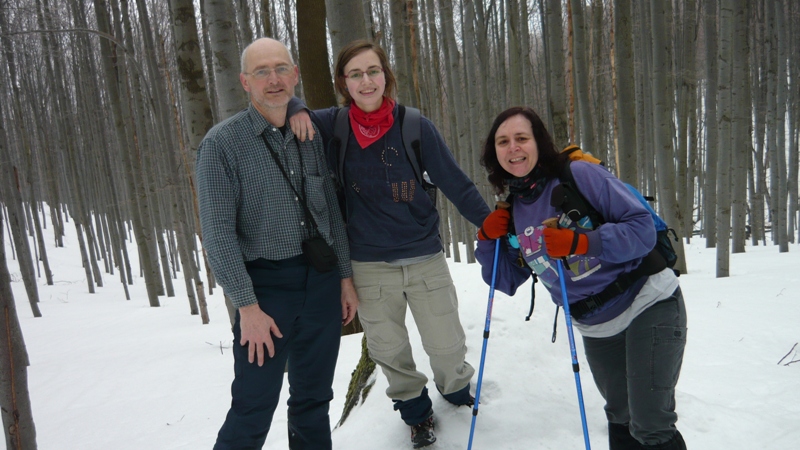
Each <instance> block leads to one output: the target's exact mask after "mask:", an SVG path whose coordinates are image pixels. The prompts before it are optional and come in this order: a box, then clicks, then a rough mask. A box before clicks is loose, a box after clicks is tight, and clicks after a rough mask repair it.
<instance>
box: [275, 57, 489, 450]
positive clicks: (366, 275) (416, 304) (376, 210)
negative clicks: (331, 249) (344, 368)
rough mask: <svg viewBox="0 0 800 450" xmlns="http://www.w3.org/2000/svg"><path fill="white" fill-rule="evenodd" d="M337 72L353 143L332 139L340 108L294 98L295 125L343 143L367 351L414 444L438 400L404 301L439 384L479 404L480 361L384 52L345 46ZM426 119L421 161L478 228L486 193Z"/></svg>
mask: <svg viewBox="0 0 800 450" xmlns="http://www.w3.org/2000/svg"><path fill="white" fill-rule="evenodd" d="M334 71H335V85H336V90H337V92H338V93H339V94H340V95H341V96H342V97H343V98H344V105H345V106H349V107H350V110H349V121H350V132H351V136H350V138H349V139H348V140H347V146H346V148H343V149H341V150H339V149H338V148H337V149H331V148H330V147H331V145H330V141H331V140H332V138H333V134H334V124H335V120H336V116H337V114H338V112H339V108H338V107H333V108H327V109H321V110H317V111H310V112H309V111H308V110H305V109H303V105H302V104H301V103H300V102H299V100H297V99H294V100H293V101H292V102H290V104H289V113H288V115H289V116H290V124H291V126H292V130H293V131H294V132H295V134H296V135H297V136H298V137H300V139H301V140H303V139H304V138H305V137H306V136H309V137H311V138H313V135H314V132H315V131H317V130H318V132H319V134H320V135H321V136H322V139H323V141H324V144H325V147H326V149H327V151H329V152H330V151H337V150H338V151H344V152H346V153H345V156H344V170H343V173H342V178H343V179H341V180H340V183H341V184H342V187H343V189H344V197H345V208H344V209H345V211H344V213H345V221H346V223H347V234H348V238H349V242H350V256H351V259H352V266H353V282H354V284H355V287H356V291H357V292H358V297H359V307H358V313H359V317H360V319H361V324H362V325H363V327H364V332H365V334H366V337H367V347H368V349H369V354H370V357H371V358H372V359H373V360H374V361H375V362H376V363H377V364H378V365H379V366H380V367H381V369H382V370H383V372H384V374H385V375H386V378H387V379H388V381H389V387H388V389H386V395H387V396H388V397H389V398H391V399H392V401H393V402H394V409H395V410H398V411H400V416H401V418H402V419H403V421H405V423H406V424H408V425H410V426H411V428H412V443H413V445H414V448H421V447H424V446H427V445H430V444H431V443H433V442H434V441H435V440H436V438H435V436H434V434H433V417H432V416H433V409H432V402H431V399H430V397H429V396H428V390H427V388H426V384H427V382H428V377H427V376H426V375H425V374H423V373H422V372H420V371H419V370H417V368H416V364H415V362H414V358H413V356H412V354H411V346H410V344H409V339H408V331H407V330H406V326H405V317H406V310H407V309H410V310H411V313H412V315H413V316H414V320H415V322H416V325H417V328H418V329H419V333H420V337H421V338H422V344H423V348H424V349H425V352H426V353H427V354H428V356H429V357H430V363H431V369H432V372H433V381H434V384H435V385H436V388H437V390H438V391H439V392H440V393H441V394H442V395H443V396H444V398H445V399H446V400H447V401H449V402H450V403H453V404H455V405H469V406H471V405H472V403H473V401H474V400H473V398H472V396H471V395H470V392H469V387H470V386H469V385H470V379H471V378H472V376H473V374H474V372H475V370H474V369H473V368H472V366H471V365H470V364H469V363H468V362H466V361H465V359H464V357H465V354H466V345H465V335H464V330H463V327H462V326H461V321H460V319H459V315H458V299H457V297H456V291H455V288H454V286H453V281H452V278H451V276H450V271H449V269H448V267H447V262H446V260H445V257H444V253H443V251H442V248H443V244H442V239H441V236H440V235H439V214H438V212H437V210H436V207H435V205H434V204H433V202H432V201H431V198H430V197H429V196H428V195H427V194H426V192H425V190H424V189H423V186H422V185H421V184H420V182H419V181H418V179H417V176H416V174H415V172H414V169H413V167H412V165H411V162H410V161H409V158H408V156H407V154H406V150H405V147H404V145H403V139H402V133H401V127H400V122H399V120H398V104H397V103H396V102H395V100H394V92H395V78H394V74H393V73H392V70H391V68H390V67H389V64H388V58H387V56H386V53H385V52H384V51H383V49H382V48H380V47H379V46H378V45H376V44H373V43H371V42H367V41H355V42H352V43H350V44H349V45H347V46H346V47H344V48H343V49H342V50H341V52H339V55H338V58H337V61H336V65H335V68H334ZM295 113H296V115H295ZM309 113H310V118H311V121H313V125H314V126H315V127H316V130H315V127H314V126H312V125H311V121H308V114H309ZM420 128H421V129H420V142H421V151H420V158H421V161H420V164H421V165H422V166H423V167H424V168H425V171H426V172H427V174H428V176H429V177H430V179H431V181H432V182H433V184H435V185H436V186H437V187H438V189H439V190H440V191H441V192H442V193H443V194H444V195H445V196H446V197H447V198H448V199H449V200H450V201H451V202H452V203H453V204H454V205H455V206H456V208H458V211H459V212H460V213H461V214H462V215H463V216H464V217H466V218H467V220H469V221H470V222H472V223H473V224H474V225H475V226H476V227H480V225H481V224H482V223H483V220H484V219H485V218H486V216H487V215H488V214H489V212H490V210H489V207H488V206H487V205H486V202H485V201H484V200H483V198H482V197H481V195H480V193H479V192H478V190H477V189H476V188H475V184H474V183H473V182H472V181H471V180H470V179H469V177H467V175H466V174H464V172H463V171H462V170H461V169H460V168H459V166H458V164H457V163H456V161H455V159H454V158H453V155H452V154H451V152H450V150H449V149H448V147H447V145H446V144H445V142H444V139H442V136H441V135H440V134H439V132H438V131H437V130H436V127H434V125H433V123H431V121H430V120H428V119H427V118H425V117H422V119H421V124H420ZM335 160H336V158H334V161H335ZM330 161H331V158H329V162H330ZM330 169H331V170H332V171H334V172H337V171H338V168H337V167H331V168H330Z"/></svg>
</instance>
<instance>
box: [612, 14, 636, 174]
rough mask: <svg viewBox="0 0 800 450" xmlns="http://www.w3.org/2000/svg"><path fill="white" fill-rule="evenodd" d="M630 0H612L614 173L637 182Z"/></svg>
mask: <svg viewBox="0 0 800 450" xmlns="http://www.w3.org/2000/svg"><path fill="white" fill-rule="evenodd" d="M631 14H632V12H631V1H630V0H614V75H615V76H616V84H615V86H614V87H615V90H614V93H615V100H616V101H615V105H616V108H615V112H616V114H615V119H616V128H617V134H616V137H617V139H616V140H617V147H616V149H617V150H616V163H617V176H618V177H619V178H620V179H621V180H623V181H625V182H627V183H630V184H633V185H638V184H639V174H638V173H637V165H636V156H637V153H638V152H637V151H636V110H635V108H636V103H635V93H636V85H635V80H634V73H635V72H634V68H633V63H634V58H633V27H632V26H631V20H632V16H631Z"/></svg>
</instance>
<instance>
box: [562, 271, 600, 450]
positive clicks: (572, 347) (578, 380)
mask: <svg viewBox="0 0 800 450" xmlns="http://www.w3.org/2000/svg"><path fill="white" fill-rule="evenodd" d="M558 279H559V281H560V283H561V301H562V303H563V307H564V318H566V320H567V336H569V351H570V353H571V354H572V371H573V372H575V387H576V388H577V389H578V404H579V405H580V408H581V423H582V424H583V440H584V442H585V443H586V450H591V448H592V447H591V445H590V444H589V428H588V427H587V426H586V409H585V408H584V406H583V390H582V389H581V375H580V372H581V369H580V367H579V366H578V353H577V352H576V351H575V336H574V335H573V333H572V316H570V314H569V302H568V301H567V286H566V284H565V283H564V263H563V262H562V261H561V260H560V259H559V260H558Z"/></svg>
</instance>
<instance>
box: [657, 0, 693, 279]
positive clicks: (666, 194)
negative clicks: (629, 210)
mask: <svg viewBox="0 0 800 450" xmlns="http://www.w3.org/2000/svg"><path fill="white" fill-rule="evenodd" d="M650 5H651V16H650V17H651V20H650V23H651V30H652V36H653V122H654V124H655V128H654V147H653V148H654V150H655V153H656V155H655V156H656V161H657V167H656V170H657V177H658V188H659V189H658V192H659V196H658V199H659V201H660V202H661V205H662V209H663V211H664V220H665V221H666V222H667V224H668V225H669V226H670V227H671V228H674V229H675V230H676V231H677V232H678V237H679V238H680V237H681V236H680V229H681V227H680V226H679V225H678V224H681V223H683V218H682V216H681V213H682V211H681V209H680V207H679V206H678V201H677V199H676V197H675V178H674V177H673V171H674V167H675V163H674V160H675V152H674V150H673V148H672V139H671V138H670V136H671V129H672V127H671V124H672V112H673V109H674V108H673V105H672V101H671V99H672V95H671V90H670V85H669V84H668V83H667V76H668V72H669V70H670V68H669V66H670V60H671V58H670V54H671V53H670V52H671V48H672V45H671V41H670V39H669V36H670V33H669V32H668V30H667V29H666V24H667V23H668V21H667V18H669V17H670V15H671V10H670V9H669V8H670V4H669V3H667V2H662V1H660V0H651V2H650ZM675 250H676V251H677V253H678V262H677V263H676V265H675V267H676V269H677V270H680V271H681V272H682V273H686V258H685V256H684V253H683V241H681V240H680V239H679V241H678V245H677V246H676V249H675Z"/></svg>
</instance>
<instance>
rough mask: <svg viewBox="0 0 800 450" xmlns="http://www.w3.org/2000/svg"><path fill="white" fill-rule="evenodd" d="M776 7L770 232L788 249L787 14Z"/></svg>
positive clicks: (780, 250)
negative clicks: (774, 184) (773, 142)
mask: <svg viewBox="0 0 800 450" xmlns="http://www.w3.org/2000/svg"><path fill="white" fill-rule="evenodd" d="M773 6H774V8H775V38H776V40H777V53H776V57H777V59H778V74H777V75H778V79H777V86H776V92H775V95H776V99H775V101H776V105H775V106H776V110H777V111H776V115H777V117H776V118H775V125H776V127H775V138H776V141H777V146H776V147H774V148H775V150H776V151H775V152H774V153H773V159H772V161H771V163H772V167H771V168H770V174H772V173H775V176H776V177H777V178H772V177H771V180H770V181H777V183H776V185H777V186H776V187H777V190H775V191H774V193H773V194H772V195H771V197H772V202H773V204H774V205H775V212H776V214H775V215H773V221H772V232H773V234H774V236H775V238H776V239H777V243H778V249H779V250H778V251H779V252H781V253H785V252H788V251H789V237H788V227H787V208H786V203H787V200H788V196H787V193H788V190H789V188H788V186H787V178H786V97H787V92H788V87H787V85H786V83H787V80H786V72H787V67H786V56H787V55H786V35H785V33H786V31H785V30H786V16H785V11H784V8H783V2H782V1H777V2H775V3H774V5H773Z"/></svg>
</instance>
